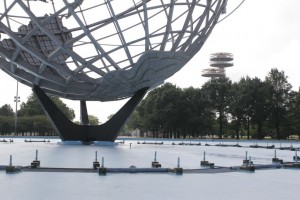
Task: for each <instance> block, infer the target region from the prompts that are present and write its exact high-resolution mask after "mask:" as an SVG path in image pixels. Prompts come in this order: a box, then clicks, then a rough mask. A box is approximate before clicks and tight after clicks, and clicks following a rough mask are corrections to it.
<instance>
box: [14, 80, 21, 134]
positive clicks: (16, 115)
mask: <svg viewBox="0 0 300 200" xmlns="http://www.w3.org/2000/svg"><path fill="white" fill-rule="evenodd" d="M14 102H16V112H15V133H14V135H15V134H16V133H17V127H18V102H20V97H19V81H17V93H16V96H15V97H14Z"/></svg>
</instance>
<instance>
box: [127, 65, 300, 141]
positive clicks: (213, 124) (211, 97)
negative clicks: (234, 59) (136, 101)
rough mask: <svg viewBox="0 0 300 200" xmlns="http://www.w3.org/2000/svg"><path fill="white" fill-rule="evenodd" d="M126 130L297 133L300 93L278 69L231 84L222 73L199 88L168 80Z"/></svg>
mask: <svg viewBox="0 0 300 200" xmlns="http://www.w3.org/2000/svg"><path fill="white" fill-rule="evenodd" d="M127 129H128V130H136V129H139V130H140V131H141V132H142V133H143V135H144V136H148V137H163V138H199V137H201V138H203V137H207V136H209V137H216V136H217V137H218V138H223V137H230V138H236V139H240V138H241V137H243V138H247V139H251V138H252V139H253V138H256V139H263V138H265V137H270V138H273V139H286V138H288V137H290V136H292V135H298V137H300V91H298V92H296V91H293V90H292V85H291V84H290V83H288V81H287V76H286V75H285V74H284V71H278V69H271V71H270V72H269V73H268V75H267V76H266V77H265V79H264V80H261V79H259V78H257V77H255V78H250V77H248V76H247V77H243V78H241V79H240V80H239V81H238V82H234V83H233V82H232V81H231V80H230V79H229V78H228V77H221V78H215V79H211V80H209V81H207V82H206V83H205V84H204V85H203V86H202V87H201V88H193V87H190V88H185V89H182V88H179V87H177V86H176V85H173V84H170V83H166V84H164V85H163V86H161V87H158V88H156V89H154V90H152V91H150V92H149V94H148V95H147V97H146V98H145V99H144V100H143V101H142V102H141V103H140V105H139V106H138V107H137V109H136V111H135V112H134V113H133V115H132V116H131V118H130V120H129V122H128V125H127Z"/></svg>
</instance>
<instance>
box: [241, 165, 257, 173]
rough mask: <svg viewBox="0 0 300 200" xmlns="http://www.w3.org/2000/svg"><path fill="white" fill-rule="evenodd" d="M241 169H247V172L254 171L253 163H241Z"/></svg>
mask: <svg viewBox="0 0 300 200" xmlns="http://www.w3.org/2000/svg"><path fill="white" fill-rule="evenodd" d="M240 170H241V171H249V172H254V171H255V166H254V165H242V166H241V167H240Z"/></svg>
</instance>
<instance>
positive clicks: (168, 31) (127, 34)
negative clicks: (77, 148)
mask: <svg viewBox="0 0 300 200" xmlns="http://www.w3.org/2000/svg"><path fill="white" fill-rule="evenodd" d="M226 3H227V0H205V1H204V0H168V1H165V0H160V1H159V0H142V1H136V0H97V1H95V0H73V1H70V0H48V1H46V0H4V1H3V2H2V4H3V5H1V7H0V34H1V40H0V68H1V69H2V70H3V71H4V72H6V73H7V74H9V75H10V76H12V77H14V78H15V79H17V80H18V81H19V82H21V83H23V84H25V85H28V86H30V87H32V88H33V90H34V92H35V93H36V94H37V96H38V98H39V100H40V102H41V104H42V105H43V108H44V109H45V111H46V113H47V114H48V116H49V117H50V119H51V121H52V122H53V125H54V127H55V129H56V131H57V132H58V134H59V135H60V137H61V139H62V140H79V141H86V142H89V141H98V140H104V141H114V140H115V139H116V137H117V135H118V131H119V130H120V129H121V128H122V126H123V124H124V122H125V121H126V119H127V118H128V116H129V115H130V113H131V112H132V111H133V109H134V108H135V107H136V105H137V104H138V103H139V101H140V100H141V99H142V98H143V96H144V95H145V93H146V92H147V90H148V89H151V88H155V87H156V86H158V85H160V84H162V83H163V82H164V81H165V80H166V79H167V78H169V77H170V76H172V75H173V74H174V73H176V72H177V71H179V70H180V69H181V68H182V67H183V66H184V65H185V64H186V63H187V62H188V61H189V60H190V59H191V58H192V57H193V56H194V55H195V54H196V53H197V52H198V51H199V50H200V49H201V47H202V46H203V44H204V43H205V41H206V39H207V38H208V36H209V35H210V33H211V31H212V30H213V28H214V26H215V24H216V23H217V21H218V19H219V16H220V15H221V13H222V12H224V11H225V7H226ZM45 93H48V94H51V95H57V96H59V97H63V98H67V99H73V100H80V101H81V119H82V120H81V121H82V125H75V124H73V123H72V122H67V121H66V120H65V119H64V116H62V115H61V112H60V111H59V110H58V109H57V108H56V107H55V105H54V104H53V103H52V102H51V101H50V100H49V98H48V97H47V95H46V94H45ZM128 97H130V98H131V99H130V100H129V101H128V102H127V103H126V104H125V105H124V107H123V108H121V110H120V111H119V112H118V113H117V114H116V115H115V116H114V117H113V118H112V119H111V120H110V121H108V122H107V123H105V124H103V125H101V126H90V125H89V124H88V119H87V112H86V104H85V102H86V101H114V100H118V99H124V98H128ZM57 119H59V120H58V121H63V122H64V124H63V125H60V122H57ZM115 127H117V128H115Z"/></svg>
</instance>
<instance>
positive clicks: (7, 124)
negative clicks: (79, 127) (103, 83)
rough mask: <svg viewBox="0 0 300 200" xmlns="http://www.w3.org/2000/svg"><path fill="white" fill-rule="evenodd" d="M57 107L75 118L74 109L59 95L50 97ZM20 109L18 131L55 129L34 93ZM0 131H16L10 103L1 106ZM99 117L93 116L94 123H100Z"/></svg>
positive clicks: (44, 132) (47, 130)
mask: <svg viewBox="0 0 300 200" xmlns="http://www.w3.org/2000/svg"><path fill="white" fill-rule="evenodd" d="M50 98H51V100H52V101H53V102H54V103H55V104H56V105H57V107H58V108H59V109H60V110H61V111H62V112H63V113H64V114H65V115H66V116H67V117H68V118H69V119H70V120H73V119H74V118H75V113H74V110H73V109H70V108H68V107H67V105H66V104H65V103H63V102H62V101H61V100H60V99H59V98H58V97H53V96H52V97H50ZM20 107H21V108H20V110H19V111H18V124H17V125H18V126H17V132H18V133H22V134H26V133H39V134H40V135H43V134H46V133H53V132H54V130H53V128H52V126H51V124H50V122H49V121H48V118H47V117H46V115H45V113H44V111H43V109H42V107H41V105H40V103H39V102H38V99H37V98H36V96H35V95H34V94H31V95H30V96H29V97H28V100H27V102H26V103H22V104H21V106H20ZM0 115H4V116H5V117H2V116H0V117H1V118H0V133H12V132H14V131H15V125H14V120H15V119H14V117H13V115H14V113H13V111H12V109H11V107H10V106H9V105H4V106H2V107H1V108H0ZM97 120H98V119H96V118H92V122H93V123H99V121H97Z"/></svg>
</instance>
